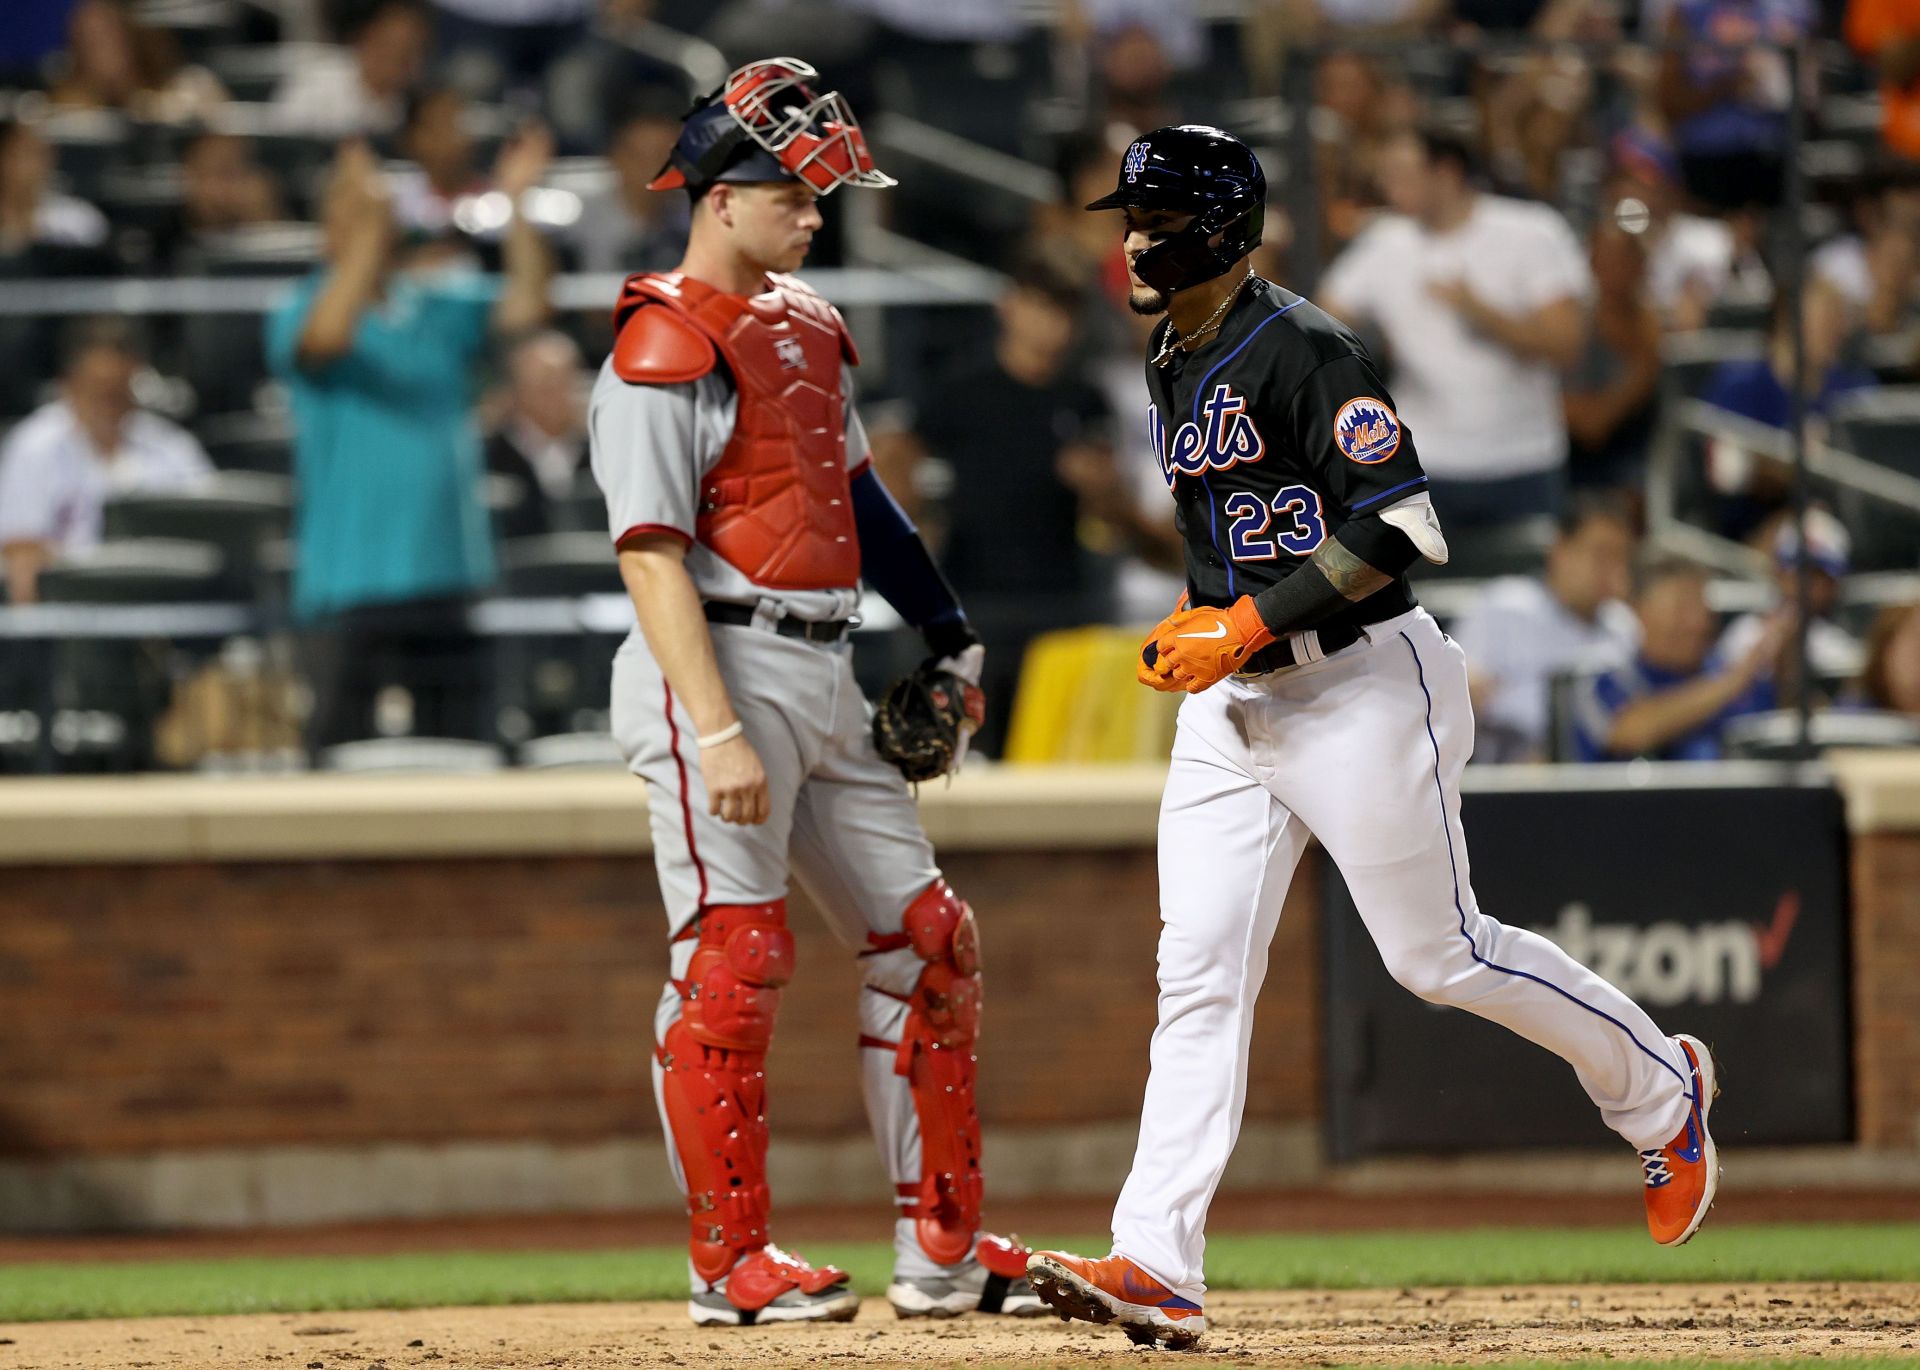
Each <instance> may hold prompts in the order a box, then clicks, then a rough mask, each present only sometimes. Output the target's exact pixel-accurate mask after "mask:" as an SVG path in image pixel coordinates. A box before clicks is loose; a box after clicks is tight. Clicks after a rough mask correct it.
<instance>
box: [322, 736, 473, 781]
mask: <svg viewBox="0 0 1920 1370" xmlns="http://www.w3.org/2000/svg"><path fill="white" fill-rule="evenodd" d="M506 764H507V758H506V754H505V753H504V752H502V751H501V750H500V749H499V748H498V747H496V746H494V745H493V744H492V743H491V742H470V741H468V740H466V739H465V738H459V737H374V738H368V739H366V740H365V741H362V742H342V743H340V744H339V745H338V746H334V747H328V748H326V749H324V750H323V751H322V752H321V753H320V756H319V766H320V769H321V770H325V771H350V772H353V773H356V774H360V775H370V774H376V773H399V772H416V773H417V772H439V773H447V772H453V773H458V774H480V773H483V772H486V771H498V770H502V769H504V768H505V767H506Z"/></svg>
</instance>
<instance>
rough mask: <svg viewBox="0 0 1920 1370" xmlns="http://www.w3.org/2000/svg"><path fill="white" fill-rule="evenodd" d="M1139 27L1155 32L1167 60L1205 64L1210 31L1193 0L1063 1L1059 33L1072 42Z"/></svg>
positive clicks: (1175, 63) (1185, 66)
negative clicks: (1207, 29) (1086, 37)
mask: <svg viewBox="0 0 1920 1370" xmlns="http://www.w3.org/2000/svg"><path fill="white" fill-rule="evenodd" d="M1134 27H1139V28H1143V29H1145V30H1147V32H1149V33H1150V34H1152V35H1153V40H1154V42H1155V43H1156V44H1157V45H1158V47H1159V49H1160V51H1161V52H1162V53H1163V54H1164V55H1165V57H1166V60H1167V61H1168V62H1169V63H1171V64H1172V65H1173V66H1175V67H1177V68H1179V69H1180V70H1182V71H1187V70H1190V69H1192V68H1194V67H1197V66H1199V65H1200V64H1201V62H1202V61H1204V60H1205V59H1206V55H1207V34H1206V28H1205V25H1204V23H1203V22H1202V20H1201V17H1200V15H1199V13H1198V11H1197V10H1196V9H1195V6H1194V3H1193V0H1061V4H1060V6H1059V11H1058V17H1057V18H1056V19H1055V21H1054V29H1055V32H1056V33H1057V34H1058V35H1059V36H1060V37H1062V38H1065V39H1067V40H1068V41H1074V40H1076V39H1078V38H1080V37H1082V36H1083V35H1084V36H1088V37H1093V38H1108V37H1111V36H1112V35H1114V34H1116V33H1118V32H1120V31H1121V30H1122V29H1127V28H1134Z"/></svg>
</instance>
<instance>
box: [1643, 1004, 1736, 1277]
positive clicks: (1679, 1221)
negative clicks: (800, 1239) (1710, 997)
mask: <svg viewBox="0 0 1920 1370" xmlns="http://www.w3.org/2000/svg"><path fill="white" fill-rule="evenodd" d="M1673 1040H1674V1041H1676V1042H1678V1043H1679V1044H1680V1050H1681V1051H1682V1052H1684V1053H1686V1057H1687V1063H1688V1065H1689V1066H1691V1067H1692V1080H1691V1081H1690V1093H1689V1098H1690V1099H1691V1104H1690V1106H1689V1107H1688V1109H1687V1121H1686V1124H1685V1126H1683V1127H1682V1128H1681V1129H1680V1132H1679V1135H1678V1136H1676V1137H1675V1138H1674V1139H1673V1140H1672V1141H1670V1142H1668V1143H1667V1144H1666V1145H1665V1146H1663V1147H1659V1148H1657V1149H1655V1150H1652V1151H1643V1152H1641V1153H1640V1165H1641V1167H1642V1168H1643V1169H1644V1170H1645V1171H1646V1173H1647V1230H1648V1231H1649V1232H1651V1233H1652V1234H1653V1239H1654V1240H1655V1241H1656V1242H1659V1243H1660V1245H1662V1246H1679V1245H1681V1244H1683V1243H1684V1242H1685V1241H1686V1240H1687V1239H1688V1238H1689V1237H1691V1236H1693V1234H1694V1233H1695V1232H1698V1231H1699V1230H1700V1224H1701V1223H1702V1222H1703V1221H1705V1220H1706V1216H1707V1210H1708V1209H1709V1208H1712V1207H1713V1194H1714V1190H1715V1189H1717V1188H1718V1187H1719V1184H1720V1157H1719V1154H1718V1153H1717V1152H1716V1151H1715V1150H1714V1148H1713V1134H1712V1133H1710V1132H1708V1131H1707V1112H1708V1110H1710V1109H1711V1108H1712V1107H1713V1098H1714V1095H1716V1094H1718V1093H1719V1092H1720V1086H1719V1085H1718V1084H1717V1083H1716V1082H1715V1081H1714V1078H1713V1077H1714V1071H1713V1053H1712V1052H1710V1051H1708V1050H1707V1046H1706V1043H1704V1042H1702V1041H1701V1040H1700V1039H1699V1038H1698V1037H1689V1036H1687V1035H1686V1034H1685V1033H1680V1034H1676V1035H1675V1037H1674V1039H1673Z"/></svg>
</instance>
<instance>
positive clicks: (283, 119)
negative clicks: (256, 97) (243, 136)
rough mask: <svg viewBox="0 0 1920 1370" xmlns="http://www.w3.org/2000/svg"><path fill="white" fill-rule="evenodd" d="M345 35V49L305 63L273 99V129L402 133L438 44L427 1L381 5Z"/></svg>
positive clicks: (326, 134) (340, 134) (342, 134)
mask: <svg viewBox="0 0 1920 1370" xmlns="http://www.w3.org/2000/svg"><path fill="white" fill-rule="evenodd" d="M343 37H344V38H345V39H346V42H347V47H346V48H344V49H335V50H332V51H328V52H326V53H324V54H320V55H315V56H312V57H308V58H306V59H305V60H303V61H302V63H301V64H300V66H299V68H298V69H297V70H295V71H294V72H293V73H292V74H291V75H289V76H288V77H287V79H286V82H285V83H284V84H283V85H282V86H281V87H280V90H279V91H278V92H277V93H276V94H275V96H274V100H273V119H274V123H275V126H276V127H278V128H280V129H283V130H284V131H286V132H288V133H304V134H308V135H310V136H312V137H315V138H353V137H358V136H361V135H365V134H374V135H384V134H389V133H392V132H394V130H396V129H398V128H399V127H400V123H401V121H402V119H404V118H405V116H406V111H407V94H408V92H410V91H411V90H412V89H413V88H414V86H415V85H417V84H418V83H419V81H420V76H421V72H422V71H423V69H424V67H425V64H426V58H427V48H428V45H429V44H430V43H431V42H432V39H433V27H432V20H431V17H430V15H429V12H428V10H427V8H426V6H425V4H424V3H423V0H376V3H374V4H373V5H371V6H369V7H368V8H367V10H366V11H365V12H364V13H363V14H361V15H360V16H359V17H358V19H357V21H356V22H355V23H354V25H353V26H352V27H350V28H349V29H348V31H347V32H346V33H345V34H344V35H343Z"/></svg>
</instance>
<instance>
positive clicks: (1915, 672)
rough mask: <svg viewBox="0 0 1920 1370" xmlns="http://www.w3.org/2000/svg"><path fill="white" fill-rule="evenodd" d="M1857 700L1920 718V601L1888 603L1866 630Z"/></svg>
mask: <svg viewBox="0 0 1920 1370" xmlns="http://www.w3.org/2000/svg"><path fill="white" fill-rule="evenodd" d="M1858 697H1859V702H1860V703H1862V704H1864V705H1866V706H1867V707H1869V708H1874V709H1888V710H1891V711H1892V712H1894V713H1902V714H1906V715H1907V716H1908V717H1910V718H1920V604H1890V605H1888V606H1887V607H1886V608H1884V609H1882V610H1881V611H1880V612H1879V613H1878V614H1877V615H1875V617H1874V620H1873V627H1872V629H1871V630H1869V631H1868V633H1867V664H1866V667H1865V668H1864V669H1863V670H1862V671H1861V672H1860V686H1859V696H1858Z"/></svg>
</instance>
